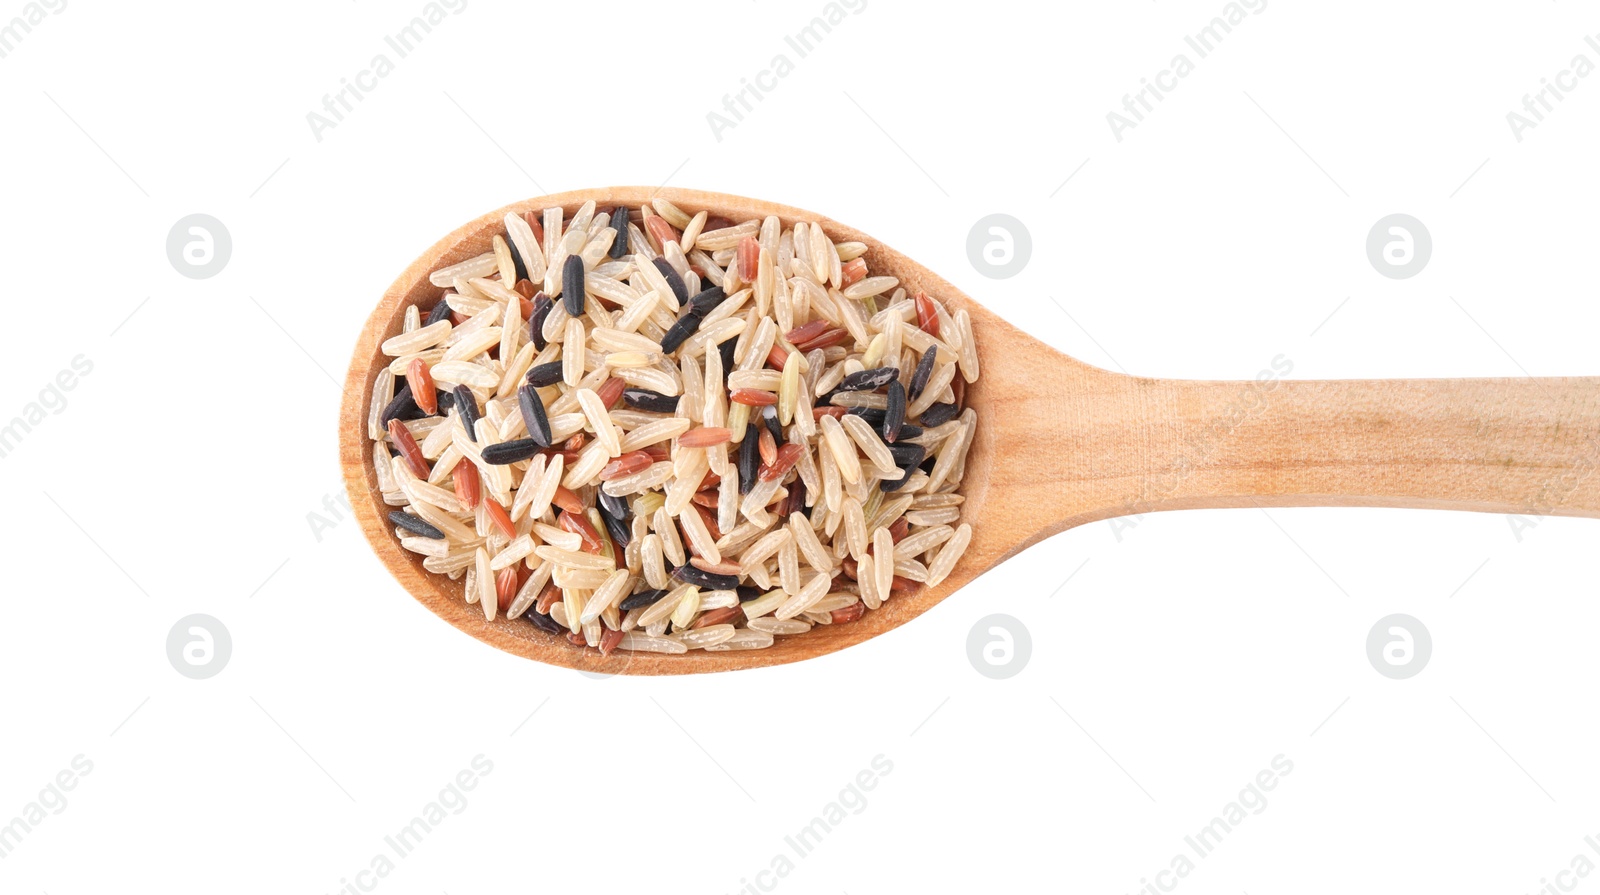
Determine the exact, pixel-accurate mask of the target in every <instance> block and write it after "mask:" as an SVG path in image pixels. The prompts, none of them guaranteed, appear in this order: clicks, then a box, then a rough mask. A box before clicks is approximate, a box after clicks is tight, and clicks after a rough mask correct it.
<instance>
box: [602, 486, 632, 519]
mask: <svg viewBox="0 0 1600 895" xmlns="http://www.w3.org/2000/svg"><path fill="white" fill-rule="evenodd" d="M595 497H596V498H597V501H596V502H597V503H599V504H600V512H601V513H603V514H605V515H607V516H610V517H611V518H613V519H622V520H626V519H627V518H628V501H627V500H626V499H624V498H621V497H618V496H616V495H615V494H610V493H608V492H607V491H606V490H605V489H604V488H602V489H600V492H599V493H598V494H596V495H595Z"/></svg>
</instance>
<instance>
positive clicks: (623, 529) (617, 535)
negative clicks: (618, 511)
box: [600, 513, 633, 550]
mask: <svg viewBox="0 0 1600 895" xmlns="http://www.w3.org/2000/svg"><path fill="white" fill-rule="evenodd" d="M600 518H601V520H602V521H603V522H605V524H606V531H608V532H611V540H612V541H613V542H615V543H616V549H618V550H622V549H625V548H627V546H628V542H629V541H631V540H633V531H632V530H631V529H630V528H629V527H628V523H626V522H624V521H622V520H621V519H618V518H616V517H615V516H609V515H607V514H605V513H601V514H600Z"/></svg>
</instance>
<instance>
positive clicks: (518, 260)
mask: <svg viewBox="0 0 1600 895" xmlns="http://www.w3.org/2000/svg"><path fill="white" fill-rule="evenodd" d="M506 248H508V249H510V250H511V266H512V267H514V268H516V270H517V282H518V283H520V282H522V281H523V280H526V279H527V278H528V262H526V261H524V260H522V253H521V252H519V251H517V243H516V240H513V239H512V238H511V234H510V233H507V234H506Z"/></svg>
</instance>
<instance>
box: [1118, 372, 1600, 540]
mask: <svg viewBox="0 0 1600 895" xmlns="http://www.w3.org/2000/svg"><path fill="white" fill-rule="evenodd" d="M1141 383H1143V384H1144V387H1143V388H1141V389H1139V391H1140V392H1142V400H1141V401H1140V402H1139V404H1140V406H1141V407H1142V408H1143V410H1142V413H1143V414H1144V416H1145V420H1144V422H1145V424H1146V425H1145V429H1146V431H1145V441H1144V447H1143V450H1142V452H1141V453H1142V456H1141V458H1140V462H1139V465H1140V466H1141V467H1142V471H1141V474H1140V475H1139V476H1137V477H1136V478H1137V479H1138V481H1136V482H1135V483H1134V487H1133V488H1132V489H1131V491H1130V498H1131V500H1132V501H1133V504H1132V506H1133V509H1134V511H1135V512H1138V511H1142V509H1146V508H1148V509H1180V508H1190V507H1249V506H1280V507H1292V506H1384V507H1420V508H1427V509H1459V510H1477V511H1482V512H1493V513H1515V514H1521V515H1529V516H1534V515H1539V516H1543V515H1564V516H1600V378H1593V377H1590V378H1560V379H1532V378H1528V379H1412V380H1387V381H1385V380H1376V381H1363V380H1338V381H1323V382H1315V381H1294V380H1276V379H1267V380H1266V381H1254V382H1188V381H1173V380H1141Z"/></svg>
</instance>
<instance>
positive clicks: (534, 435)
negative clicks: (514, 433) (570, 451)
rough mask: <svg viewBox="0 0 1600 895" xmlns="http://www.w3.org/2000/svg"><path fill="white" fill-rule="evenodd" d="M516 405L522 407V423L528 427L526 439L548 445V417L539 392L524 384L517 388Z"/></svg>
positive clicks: (544, 446) (542, 445)
mask: <svg viewBox="0 0 1600 895" xmlns="http://www.w3.org/2000/svg"><path fill="white" fill-rule="evenodd" d="M517 406H518V407H520V408H522V424H523V425H525V426H527V427H528V440H530V441H532V442H534V443H535V444H537V445H539V447H542V448H547V447H549V446H550V418H549V417H548V416H546V415H545V412H544V402H543V401H541V400H539V393H538V392H537V391H535V390H534V388H533V386H531V385H524V386H523V387H522V388H519V389H517ZM485 450H488V449H487V448H485ZM529 456H532V455H531V454H530V455H529Z"/></svg>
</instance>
